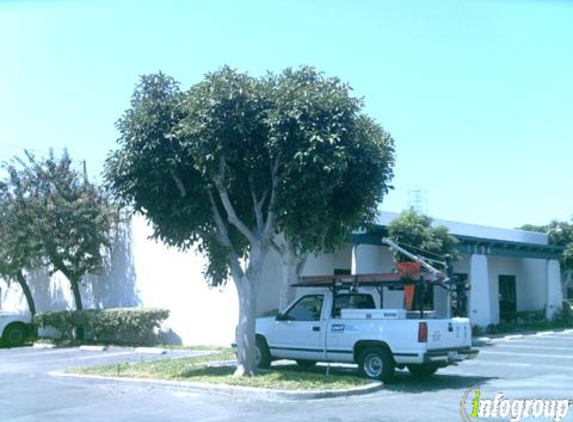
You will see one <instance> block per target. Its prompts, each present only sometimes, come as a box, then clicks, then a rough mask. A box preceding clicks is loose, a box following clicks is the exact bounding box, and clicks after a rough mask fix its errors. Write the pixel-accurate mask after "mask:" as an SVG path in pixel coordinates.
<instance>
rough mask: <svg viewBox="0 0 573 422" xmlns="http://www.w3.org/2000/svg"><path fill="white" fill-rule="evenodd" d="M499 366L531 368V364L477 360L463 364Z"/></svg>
mask: <svg viewBox="0 0 573 422" xmlns="http://www.w3.org/2000/svg"><path fill="white" fill-rule="evenodd" d="M468 364H469V365H487V366H489V365H500V366H517V367H520V368H523V367H527V366H533V364H532V363H516V362H491V361H485V360H477V359H472V360H468V361H466V362H464V366H465V365H468Z"/></svg>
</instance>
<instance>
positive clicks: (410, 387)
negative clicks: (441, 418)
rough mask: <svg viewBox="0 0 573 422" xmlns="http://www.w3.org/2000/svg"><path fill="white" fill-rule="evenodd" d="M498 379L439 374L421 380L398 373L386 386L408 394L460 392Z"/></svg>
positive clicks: (403, 372)
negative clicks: (445, 391)
mask: <svg viewBox="0 0 573 422" xmlns="http://www.w3.org/2000/svg"><path fill="white" fill-rule="evenodd" d="M495 379H498V378H497V377H478V376H463V375H450V374H443V375H442V374H440V373H439V372H438V373H437V374H436V375H434V376H433V377H430V378H420V377H416V376H413V375H411V374H409V373H408V372H407V371H396V377H395V379H394V381H393V382H392V383H390V384H386V386H385V389H386V390H388V391H397V392H407V393H426V392H429V391H440V390H449V389H453V390H460V389H464V388H471V387H475V386H478V385H482V384H485V383H486V382H489V381H492V380H495Z"/></svg>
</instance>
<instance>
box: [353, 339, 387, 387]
mask: <svg viewBox="0 0 573 422" xmlns="http://www.w3.org/2000/svg"><path fill="white" fill-rule="evenodd" d="M359 368H360V372H362V374H363V375H364V376H365V377H367V378H372V379H376V380H380V381H383V382H386V383H387V382H390V381H392V379H393V378H394V370H395V364H394V359H393V358H392V354H391V353H390V351H389V350H387V349H383V348H381V347H368V348H367V349H366V350H364V352H362V354H361V355H360V359H359Z"/></svg>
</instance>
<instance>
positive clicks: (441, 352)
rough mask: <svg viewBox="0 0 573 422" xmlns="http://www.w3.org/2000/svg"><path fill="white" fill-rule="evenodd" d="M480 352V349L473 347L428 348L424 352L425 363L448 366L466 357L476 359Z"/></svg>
mask: <svg viewBox="0 0 573 422" xmlns="http://www.w3.org/2000/svg"><path fill="white" fill-rule="evenodd" d="M478 353H479V350H478V349H474V348H473V347H460V348H451V349H436V350H428V351H427V352H426V353H424V363H425V364H431V365H437V366H448V365H453V364H455V363H457V362H461V361H463V360H466V359H475V358H476V357H477V355H478Z"/></svg>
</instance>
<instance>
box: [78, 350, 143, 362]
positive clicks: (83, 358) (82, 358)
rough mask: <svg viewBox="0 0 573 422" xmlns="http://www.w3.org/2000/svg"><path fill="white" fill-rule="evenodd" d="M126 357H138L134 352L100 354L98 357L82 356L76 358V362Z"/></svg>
mask: <svg viewBox="0 0 573 422" xmlns="http://www.w3.org/2000/svg"><path fill="white" fill-rule="evenodd" d="M125 355H136V353H133V351H129V352H114V353H105V352H104V353H100V354H98V355H96V356H93V355H92V356H82V357H75V358H73V359H74V360H90V359H104V358H111V357H114V356H125Z"/></svg>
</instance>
